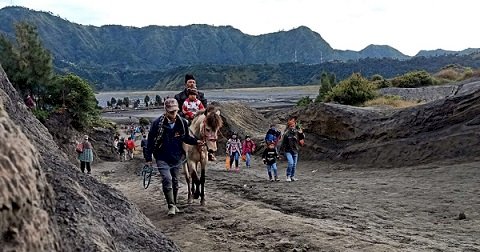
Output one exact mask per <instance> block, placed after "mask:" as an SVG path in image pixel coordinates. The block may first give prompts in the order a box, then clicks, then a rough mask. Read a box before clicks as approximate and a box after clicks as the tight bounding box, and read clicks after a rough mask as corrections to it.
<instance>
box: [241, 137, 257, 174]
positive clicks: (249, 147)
mask: <svg viewBox="0 0 480 252" xmlns="http://www.w3.org/2000/svg"><path fill="white" fill-rule="evenodd" d="M255 148H256V145H255V142H254V141H253V140H252V139H251V138H250V136H249V135H246V136H245V140H244V141H243V144H242V150H243V155H245V165H246V166H247V168H250V160H251V155H252V153H253V152H254V151H255Z"/></svg>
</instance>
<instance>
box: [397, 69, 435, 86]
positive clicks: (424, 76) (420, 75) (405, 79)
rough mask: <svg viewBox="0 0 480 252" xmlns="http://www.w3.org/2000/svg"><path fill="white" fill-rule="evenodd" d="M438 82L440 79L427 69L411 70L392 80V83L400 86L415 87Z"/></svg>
mask: <svg viewBox="0 0 480 252" xmlns="http://www.w3.org/2000/svg"><path fill="white" fill-rule="evenodd" d="M437 84H438V81H436V80H435V79H434V78H433V77H432V76H431V75H430V74H429V73H427V72H426V71H415V72H409V73H406V74H404V75H402V76H399V77H396V78H394V79H393V80H392V85H393V86H394V87H400V88H415V87H423V86H431V85H437Z"/></svg>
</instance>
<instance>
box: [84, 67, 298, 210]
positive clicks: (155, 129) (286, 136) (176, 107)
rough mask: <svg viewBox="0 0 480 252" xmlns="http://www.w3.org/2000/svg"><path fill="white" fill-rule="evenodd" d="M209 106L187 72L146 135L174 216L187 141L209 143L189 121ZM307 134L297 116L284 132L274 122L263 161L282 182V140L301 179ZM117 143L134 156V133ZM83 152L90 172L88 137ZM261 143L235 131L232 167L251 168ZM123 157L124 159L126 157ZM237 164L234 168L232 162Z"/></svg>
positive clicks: (148, 157)
mask: <svg viewBox="0 0 480 252" xmlns="http://www.w3.org/2000/svg"><path fill="white" fill-rule="evenodd" d="M206 108H207V99H206V98H205V97H204V94H203V93H202V92H200V91H198V90H197V87H196V80H195V77H194V76H193V75H191V74H187V75H185V88H184V90H183V91H181V92H180V93H178V94H176V95H175V97H174V98H167V99H165V101H164V110H165V112H164V113H163V114H162V115H160V116H159V117H158V118H157V119H156V120H154V121H153V122H152V124H151V126H150V130H149V132H148V136H147V135H145V134H143V137H142V141H141V147H142V148H143V154H144V159H145V161H146V164H147V165H150V166H151V165H152V163H153V157H154V158H155V165H156V168H157V169H158V171H159V173H160V175H161V177H162V191H163V194H164V196H165V199H166V202H167V206H168V215H169V216H173V215H175V214H176V213H179V212H181V210H180V209H179V208H178V205H177V203H178V202H177V194H178V176H179V173H180V169H181V166H182V164H183V157H184V151H183V146H182V145H183V144H184V143H185V144H189V145H200V146H201V145H205V142H204V141H203V140H201V139H196V138H195V137H193V136H190V134H189V129H188V126H189V123H190V121H191V120H192V119H193V118H194V117H195V114H196V113H197V112H198V111H202V110H203V109H206ZM304 138H305V135H304V134H303V131H302V129H301V128H300V127H298V125H297V123H296V118H291V119H290V120H289V121H288V128H287V130H286V131H285V132H284V133H283V135H282V134H281V133H280V131H278V130H276V129H275V125H272V126H271V128H270V129H269V130H268V132H267V134H266V137H265V141H266V145H267V148H266V149H265V151H264V152H263V154H262V160H263V162H264V163H265V165H266V167H267V172H268V176H269V179H270V180H271V181H279V179H278V171H277V166H276V161H277V160H278V158H279V152H278V150H277V146H278V143H279V141H280V140H281V142H280V143H281V144H280V152H281V153H284V154H285V158H286V159H287V161H288V166H287V172H286V175H287V181H295V180H297V179H296V177H295V171H296V165H297V161H298V150H299V145H302V144H303V141H304ZM114 141H115V142H114V146H115V147H116V148H117V151H118V153H119V155H120V160H122V161H123V159H126V156H125V155H127V156H128V157H129V158H130V159H132V158H133V151H134V150H135V142H134V141H135V139H132V137H131V136H130V137H129V138H128V140H125V139H124V138H119V137H118V136H117V137H116V138H115V140H114ZM82 147H83V148H82V149H83V152H82V153H79V160H80V161H81V167H80V168H81V171H82V172H84V169H85V168H86V169H87V172H88V173H90V171H91V169H90V163H91V162H92V161H93V152H92V145H91V144H90V143H89V141H88V136H86V137H85V139H84V141H83V142H82ZM256 148H257V146H256V144H255V142H254V141H253V140H252V139H251V137H250V136H249V135H246V136H245V140H244V141H243V142H241V141H240V139H239V137H238V134H237V133H236V132H234V133H233V134H232V136H231V138H230V139H229V140H228V141H227V147H226V152H227V155H228V157H229V158H230V160H229V166H228V168H229V169H231V170H235V171H239V159H240V157H242V159H244V160H245V164H246V167H247V168H250V167H251V160H252V154H253V153H254V152H255V150H256ZM122 157H123V158H122ZM208 159H209V160H211V161H212V160H216V158H215V155H213V153H209V157H208ZM234 163H235V167H234V169H232V168H233V167H232V165H233V164H234Z"/></svg>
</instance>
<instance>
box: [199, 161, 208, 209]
mask: <svg viewBox="0 0 480 252" xmlns="http://www.w3.org/2000/svg"><path fill="white" fill-rule="evenodd" d="M206 165H207V164H206V162H203V163H202V165H201V171H200V174H201V175H200V205H202V206H205V168H206Z"/></svg>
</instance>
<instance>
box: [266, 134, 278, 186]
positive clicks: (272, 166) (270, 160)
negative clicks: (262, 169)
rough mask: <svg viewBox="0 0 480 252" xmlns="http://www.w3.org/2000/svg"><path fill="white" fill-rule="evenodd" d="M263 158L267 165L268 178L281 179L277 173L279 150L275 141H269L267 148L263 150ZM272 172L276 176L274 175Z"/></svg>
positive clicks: (272, 179)
mask: <svg viewBox="0 0 480 252" xmlns="http://www.w3.org/2000/svg"><path fill="white" fill-rule="evenodd" d="M262 159H263V163H264V164H266V165H267V172H268V179H269V180H270V181H277V182H278V181H280V180H279V179H278V173H277V159H278V152H277V149H276V148H275V143H274V142H268V143H267V148H266V149H265V150H264V151H263V154H262ZM272 172H273V176H274V177H272Z"/></svg>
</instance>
